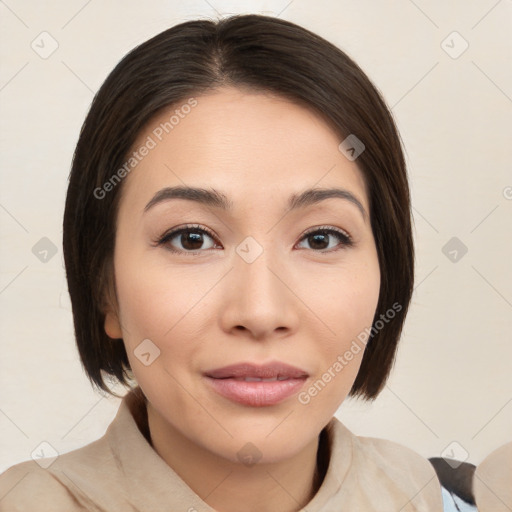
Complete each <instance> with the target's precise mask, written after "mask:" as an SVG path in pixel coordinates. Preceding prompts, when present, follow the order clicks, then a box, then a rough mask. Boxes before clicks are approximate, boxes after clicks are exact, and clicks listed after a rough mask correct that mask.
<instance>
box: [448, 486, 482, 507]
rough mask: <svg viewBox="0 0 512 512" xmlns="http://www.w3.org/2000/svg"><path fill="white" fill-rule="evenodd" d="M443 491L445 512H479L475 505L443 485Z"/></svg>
mask: <svg viewBox="0 0 512 512" xmlns="http://www.w3.org/2000/svg"><path fill="white" fill-rule="evenodd" d="M441 493H442V495H443V510H444V512H477V510H478V509H477V508H476V507H475V506H474V505H469V503H466V502H465V501H464V500H461V499H460V498H459V497H458V496H457V495H456V494H453V493H451V492H449V491H447V490H446V489H445V488H444V487H441Z"/></svg>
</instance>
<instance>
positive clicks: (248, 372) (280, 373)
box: [205, 362, 308, 382]
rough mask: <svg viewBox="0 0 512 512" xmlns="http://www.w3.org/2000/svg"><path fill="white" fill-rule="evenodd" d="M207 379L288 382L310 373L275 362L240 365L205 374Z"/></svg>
mask: <svg viewBox="0 0 512 512" xmlns="http://www.w3.org/2000/svg"><path fill="white" fill-rule="evenodd" d="M205 375H206V376H207V377H211V378H213V379H239V380H245V379H247V381H248V382H251V380H249V379H253V382H256V381H258V380H268V381H273V380H286V379H300V378H303V377H308V373H307V372H306V371H304V370H302V369H300V368H297V367H295V366H290V365H288V364H285V363H280V362H275V363H270V364H266V365H263V366H261V365H256V364H252V363H239V364H233V365H230V366H225V367H223V368H217V369H215V370H209V371H207V372H205Z"/></svg>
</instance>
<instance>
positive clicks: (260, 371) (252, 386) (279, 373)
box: [205, 362, 309, 407]
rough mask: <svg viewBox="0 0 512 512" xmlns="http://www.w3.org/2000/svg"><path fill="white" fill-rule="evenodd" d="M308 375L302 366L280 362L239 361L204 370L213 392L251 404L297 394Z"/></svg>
mask: <svg viewBox="0 0 512 512" xmlns="http://www.w3.org/2000/svg"><path fill="white" fill-rule="evenodd" d="M308 377H309V375H308V373H307V372H306V371H304V370H302V369H301V368H297V367H295V366H290V365H288V364H285V363H280V362H275V363H270V364H266V365H263V366H261V365H256V364H252V363H240V364H234V365H231V366H225V367H223V368H217V369H214V370H209V371H207V372H205V379H206V382H207V383H208V385H209V386H210V387H211V388H212V389H213V390H214V391H215V392H216V393H218V394H219V395H221V396H223V397H224V398H227V399H228V400H230V401H232V402H236V403H239V404H243V405H248V406H252V407H263V406H269V405H276V404H278V403H280V402H282V401H283V400H285V399H286V398H289V397H290V396H292V395H295V394H296V393H298V391H299V390H300V389H301V388H302V387H303V385H304V383H305V381H306V380H307V378H308Z"/></svg>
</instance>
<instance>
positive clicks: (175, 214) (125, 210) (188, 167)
mask: <svg viewBox="0 0 512 512" xmlns="http://www.w3.org/2000/svg"><path fill="white" fill-rule="evenodd" d="M196 101H197V104H195V106H192V107H190V108H188V107H183V106H182V107H183V108H181V107H180V106H177V107H173V108H172V109H169V110H168V111H166V112H164V113H162V114H161V115H160V116H159V117H158V118H157V119H155V120H153V121H152V122H151V123H150V125H148V127H147V130H146V131H144V133H141V134H140V137H139V139H138V141H137V143H136V144H135V146H134V149H135V150H138V149H139V148H140V147H141V146H143V145H146V147H147V148H148V151H144V150H142V151H139V156H140V162H139V163H138V164H137V166H136V168H135V169H133V170H132V171H131V172H130V173H129V174H128V175H127V177H126V178H125V179H124V180H125V181H124V182H123V183H122V187H123V189H122V197H121V202H120V208H119V214H118V219H117V234H116V243H115V254H114V268H115V281H116V287H117V296H118V315H116V314H115V313H113V312H110V313H108V314H107V316H106V321H105V329H106V332H107V334H109V336H111V337H113V338H119V337H122V338H123V340H124V343H125V346H126V350H127V353H128V358H129V361H130V365H131V367H132V370H133V373H134V375H135V377H136V379H137V381H138V383H139V384H140V386H141V388H142V390H143V391H144V393H145V395H146V397H147V398H148V400H149V405H148V414H150V415H152V418H153V423H155V422H157V421H158V422H160V425H163V426H164V427H163V429H164V430H166V432H167V433H168V434H169V435H170V436H173V435H174V436H178V437H181V438H182V439H186V440H187V442H189V443H193V444H194V445H195V446H198V447H200V448H201V449H203V450H207V451H208V452H209V453H211V454H215V455H217V456H221V457H224V458H227V459H229V460H231V461H234V462H236V461H237V460H241V459H240V454H242V455H244V451H243V450H242V448H244V447H245V448H244V450H247V449H248V448H247V446H252V445H254V446H255V447H256V448H257V450H258V452H259V454H258V456H261V462H265V461H267V462H275V461H278V460H284V459H286V458H287V457H291V456H293V455H294V454H297V453H298V452H299V451H300V450H301V449H303V448H304V447H306V446H307V445H308V443H311V442H312V441H313V440H315V439H316V436H318V434H319V432H320V431H321V429H322V428H323V427H324V426H325V425H326V424H327V423H328V422H329V420H330V419H331V418H332V416H333V415H334V413H335V411H336V410H337V408H338V407H339V405H340V404H341V403H342V402H343V400H344V399H345V397H346V396H347V394H348V392H349V390H350V388H351V386H352V384H353V382H354V380H355V377H356V375H357V371H358V369H359V366H360V362H361V358H362V355H363V350H359V351H358V352H357V353H356V351H355V350H353V348H352V356H353V357H352V358H351V360H348V359H347V358H346V357H344V354H345V353H346V352H347V351H349V350H351V347H354V345H353V341H354V340H355V339H357V335H358V334H360V333H361V332H363V331H364V330H365V328H369V327H371V324H372V320H373V317H374V313H375V309H376V306H377V300H378V296H379V286H380V273H379V264H378V258H377V252H376V248H375V243H374V239H373V236H372V230H371V226H370V221H369V217H368V213H369V205H368V197H367V194H366V191H365V185H364V181H363V177H362V175H361V173H360V171H359V170H358V168H357V166H356V163H355V162H354V161H349V160H348V159H347V158H346V157H345V156H344V154H343V153H341V152H340V150H339V149H338V146H339V144H340V142H341V140H340V139H339V137H338V136H337V135H336V134H335V133H334V132H333V131H332V130H331V129H330V128H329V127H328V126H327V125H326V124H325V123H324V122H323V121H322V120H321V119H320V118H319V117H317V116H316V115H315V114H314V113H312V112H311V111H309V110H308V109H305V108H302V107H300V106H297V105H296V104H293V103H291V102H289V101H287V100H284V99H279V98H276V97H274V96H270V95H267V94H263V93H248V92H242V91H240V90H237V89H233V88H222V89H219V90H217V91H216V92H214V93H211V94H208V95H204V96H199V97H197V98H196ZM185 104H187V103H186V102H184V105H185ZM190 104H194V103H193V102H191V103H190ZM176 109H177V110H178V112H177V113H176V112H175V111H176ZM173 114H175V116H176V117H175V118H174V119H173V120H172V121H171V123H169V119H170V118H171V116H172V115H173ZM177 120H178V121H177ZM165 123H168V124H167V125H165ZM163 127H165V128H163ZM166 130H167V132H168V133H166ZM153 146H154V147H153ZM142 153H147V154H146V155H145V156H141V155H142ZM118 186H120V185H118ZM172 187H197V188H200V189H201V190H203V191H208V192H209V193H213V191H215V194H216V195H222V197H224V198H225V199H226V201H227V202H228V203H229V204H230V205H231V206H230V208H224V207H223V206H222V205H221V204H220V201H218V202H215V203H214V202H210V203H206V202H202V201H199V200H192V199H184V198H176V197H174V198H169V197H167V198H165V195H160V200H156V199H155V198H157V199H158V198H159V195H158V194H161V191H162V190H165V189H166V188H172ZM310 188H312V189H320V188H322V189H331V188H336V189H341V190H343V191H345V192H343V193H342V196H341V197H330V198H327V199H323V200H320V201H315V202H310V201H307V200H305V201H302V202H299V203H298V204H295V205H294V206H295V207H294V208H290V206H291V205H290V204H289V202H290V200H291V198H292V196H298V195H300V194H302V193H303V192H304V191H305V190H306V189H310ZM195 197H196V198H197V199H199V198H201V197H204V196H203V195H199V194H196V196H195ZM357 202H359V203H360V205H357ZM151 203H152V204H151ZM185 227H189V231H188V232H184V233H181V234H180V233H177V234H170V232H171V231H173V230H178V229H183V228H185ZM321 228H323V229H324V231H323V232H322V231H321ZM325 230H329V231H325ZM166 234H167V235H168V236H165V235H166ZM164 236H165V237H164ZM162 238H164V240H163V241H162V243H160V244H158V241H159V240H161V239H162ZM359 345H360V344H359ZM340 358H341V359H343V361H344V363H343V364H341V363H340ZM337 362H338V364H336V363H337ZM271 363H282V364H286V365H290V366H292V367H295V368H296V369H298V370H297V371H296V372H295V373H294V372H292V371H289V369H287V368H279V367H277V366H274V367H272V366H271V367H270V368H269V367H268V365H269V364H271ZM232 365H241V366H240V367H238V369H235V370H233V368H228V369H225V368H226V367H230V366H232ZM247 365H248V366H247ZM251 365H252V366H251ZM340 365H341V369H340ZM223 368H224V369H225V370H222V369H223ZM219 369H221V370H219ZM258 369H259V370H260V373H258ZM214 370H219V371H218V372H217V371H214ZM326 374H329V375H327V376H326ZM261 377H265V378H266V377H268V378H274V379H275V378H277V379H278V380H274V381H273V382H272V381H268V382H265V381H258V378H261ZM329 377H330V378H329ZM255 379H256V380H255ZM281 379H284V380H281ZM315 382H316V383H317V384H316V388H315V387H314V384H315ZM312 386H313V388H314V389H313V391H311V389H312ZM315 389H316V392H315ZM247 443H252V445H247ZM251 449H254V448H251ZM241 450H242V451H241ZM248 455H249V456H250V455H251V454H248Z"/></svg>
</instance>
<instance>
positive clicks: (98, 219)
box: [0, 15, 442, 512]
mask: <svg viewBox="0 0 512 512" xmlns="http://www.w3.org/2000/svg"><path fill="white" fill-rule="evenodd" d="M63 245H64V256H65V264H66V273H67V279H68V287H69V292H70V296H71V301H72V306H73V317H74V324H75V333H76V339H77V345H78V349H79V353H80V357H81V360H82V362H83V366H84V368H85V370H86V372H87V375H88V376H89V378H90V380H91V382H92V383H93V384H94V385H95V386H97V387H98V388H99V389H102V390H105V391H107V392H111V391H110V388H109V386H108V383H107V382H108V379H117V380H118V381H119V382H121V383H123V384H124V385H126V386H127V387H128V388H129V389H130V391H129V392H128V394H127V395H126V396H125V397H124V398H123V401H122V403H121V406H120V408H119V411H118V414H117V416H116V418H115V419H114V420H113V422H112V423H111V425H110V426H109V428H108V430H107V432H106V434H105V436H103V437H102V438H101V439H99V440H97V441H95V442H93V443H91V444H89V445H87V446H85V447H82V448H79V449H77V450H74V451H72V452H69V453H66V454H63V455H61V456H59V457H58V458H57V459H56V460H54V461H52V462H51V463H49V464H48V465H47V467H46V468H41V467H40V465H41V462H40V461H39V464H36V463H35V462H32V461H31V462H23V463H20V464H17V465H15V466H13V467H12V468H10V469H9V470H8V471H6V472H5V473H4V474H3V475H2V476H1V477H0V490H1V491H2V493H1V494H0V496H1V495H3V496H4V498H3V500H2V502H1V503H2V505H3V506H5V507H6V508H7V509H8V510H10V509H14V510H52V511H56V510H66V511H68V512H69V511H72V510H109V511H116V510H119V511H121V510H123V511H126V510H144V511H150V510H172V511H175V510H176V511H177V510H184V511H185V510H188V511H190V512H192V511H212V510H217V511H221V512H230V511H236V512H243V511H253V510H258V511H273V512H275V511H283V512H286V511H298V510H307V511H309V512H317V511H318V512H319V511H324V512H327V511H334V510H351V511H358V510H361V511H363V510H364V511H372V510H375V511H377V510H383V511H395V510H397V511H398V510H401V511H404V512H405V511H413V510H414V511H429V512H431V511H436V510H442V497H441V489H440V485H439V481H438V480H437V477H436V474H435V472H434V469H433V467H432V466H431V465H430V464H429V462H428V461H427V460H426V459H423V458H422V457H421V456H420V455H418V454H416V453H415V452H413V451H412V450H410V449H408V448H406V447H404V446H401V445H399V444H396V443H393V442H391V441H386V440H379V439H373V438H365V437H358V436H356V435H354V434H353V433H351V432H350V431H349V430H348V429H347V428H346V427H344V425H343V424H342V423H341V422H340V421H339V420H338V419H336V418H335V417H334V413H335V412H336V410H337V409H338V407H339V406H340V404H341V403H342V402H343V400H344V399H345V398H346V397H347V396H349V395H350V396H354V397H361V398H363V399H367V400H372V399H374V398H375V397H377V395H378V394H379V392H380V391H381V390H382V388H383V386H384V384H385V382H386V379H387V377H388V375H389V372H390V369H391V366H392V363H393V360H394V357H395V352H396V348H397V343H398V339H399V336H400V333H401V330H402V326H403V323H404V320H405V316H406V313H407V310H408V306H409V302H410V298H411V294H412V289H413V263H414V253H413V244H412V233H411V213H410V198H409V189H408V182H407V173H406V168H405V163H404V158H403V154H402V149H401V145H400V139H399V135H398V133H397V130H396V127H395V125H394V122H393V119H392V117H391V115H390V112H389V110H388V109H387V107H386V105H385V103H384V101H383V100H382V99H381V97H380V95H379V93H378V91H377V90H376V89H375V87H374V86H373V85H372V84H371V82H370V81H369V79H368V78H367V77H366V75H365V74H364V73H363V72H362V71H361V69H360V68H359V67H358V66H357V65H356V64H355V63H354V62H353V61H352V60H351V59H350V58H349V57H348V56H347V55H345V54H344V53H343V52H342V51H341V50H339V49H338V48H336V47H335V46H333V45H332V44H330V43H329V42H327V41H325V40H324V39H322V38H320V37H318V36H317V35H315V34H313V33H311V32H309V31H307V30H305V29H303V28H301V27H298V26H297V25H294V24H292V23H290V22H286V21H282V20H280V19H276V18H271V17H265V16H258V15H244V16H234V17H231V18H227V19H224V20H221V21H219V22H211V21H204V20H202V21H191V22H187V23H182V24H180V25H177V26H175V27H173V28H171V29H169V30H167V31H165V32H163V33H161V34H159V35H157V36H156V37H154V38H152V39H151V40H149V41H147V42H146V43H144V44H142V45H141V46H139V47H137V48H135V49H134V50H133V51H132V52H130V53H129V54H128V55H127V56H126V57H125V58H124V59H123V60H122V61H121V62H120V63H119V64H118V65H117V67H116V68H115V69H114V70H113V72H112V73H111V74H110V76H109V77H108V78H107V80H106V81H105V83H104V84H103V86H102V87H101V89H100V90H99V92H98V93H97V95H96V97H95V99H94V101H93V104H92V106H91V109H90V112H89V114H88V116H87V118H86V120H85V123H84V126H83V128H82V131H81V134H80V138H79V141H78V144H77V148H76V151H75V155H74V160H73V167H72V170H71V174H70V183H69V188H68V194H67V199H66V208H65V214H64V233H63Z"/></svg>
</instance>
